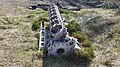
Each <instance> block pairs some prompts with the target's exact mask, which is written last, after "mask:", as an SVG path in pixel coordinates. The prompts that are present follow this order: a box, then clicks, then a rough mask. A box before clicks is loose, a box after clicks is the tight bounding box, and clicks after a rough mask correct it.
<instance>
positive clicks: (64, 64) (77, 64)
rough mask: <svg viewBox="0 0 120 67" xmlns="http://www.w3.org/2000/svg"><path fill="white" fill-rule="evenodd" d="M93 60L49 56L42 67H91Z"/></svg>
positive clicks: (45, 58) (44, 59)
mask: <svg viewBox="0 0 120 67" xmlns="http://www.w3.org/2000/svg"><path fill="white" fill-rule="evenodd" d="M90 62H91V60H88V59H86V60H78V59H76V60H75V59H71V58H70V57H69V56H57V57H54V56H47V57H44V58H43V66H42V67H89V66H90Z"/></svg>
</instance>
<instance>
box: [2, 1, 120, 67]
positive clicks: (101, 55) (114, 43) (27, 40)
mask: <svg viewBox="0 0 120 67" xmlns="http://www.w3.org/2000/svg"><path fill="white" fill-rule="evenodd" d="M1 2H2V4H1V5H2V6H4V5H6V6H4V7H0V9H1V10H0V15H1V16H0V33H1V34H0V46H1V47H0V53H1V54H0V59H1V60H0V67H13V66H22V67H30V66H33V67H38V66H39V67H42V65H47V64H50V66H47V67H52V66H56V65H57V66H60V65H66V66H67V65H68V64H69V67H70V66H72V65H73V66H72V67H79V64H78V65H76V64H75V65H74V64H73V62H68V63H64V62H63V60H56V59H55V60H53V59H51V58H49V59H39V57H38V55H37V56H36V54H39V53H38V52H37V50H36V44H37V39H36V38H35V36H34V35H35V34H36V33H35V32H34V31H32V29H31V25H32V23H31V19H28V16H29V14H28V13H29V11H28V10H27V9H26V8H24V7H22V6H20V7H19V10H18V7H17V8H13V7H15V5H12V6H9V5H11V3H10V2H7V1H6V2H7V3H6V2H5V1H0V3H1ZM23 2H24V0H23ZM89 11H90V12H89ZM96 11H97V12H98V13H97V14H98V16H99V15H100V16H102V17H103V19H104V18H107V19H112V21H113V22H115V23H116V22H118V23H116V24H115V25H112V26H110V27H109V29H114V30H112V32H109V33H105V34H107V35H108V34H110V35H112V36H113V37H112V38H111V37H108V36H107V37H106V35H105V34H99V35H95V34H94V33H91V32H90V33H91V35H92V38H91V39H92V40H93V41H94V42H93V44H94V45H95V46H94V47H95V55H96V58H94V60H93V62H92V63H91V67H94V66H97V65H98V66H103V67H105V66H110V65H111V66H114V67H117V66H120V65H119V63H120V62H119V61H120V59H119V52H120V50H119V48H120V46H119V43H120V40H119V39H120V38H119V37H120V36H119V30H120V29H119V28H120V26H119V25H120V24H119V18H120V16H119V15H116V14H115V12H114V11H113V10H102V9H91V10H87V11H86V10H85V9H83V10H82V11H81V12H80V14H78V15H70V16H69V14H67V15H63V16H64V17H66V18H68V19H70V21H71V20H76V22H82V20H81V17H83V18H84V19H83V20H84V21H85V22H88V21H87V20H89V14H90V15H91V14H94V13H96ZM95 15H96V14H95ZM68 16H69V17H68ZM93 16H94V15H93ZM77 17H78V18H77ZM76 18H77V19H76ZM98 19H99V18H98ZM98 19H97V22H98V21H99V23H101V22H103V21H105V20H103V19H99V20H98ZM90 21H94V19H93V20H90ZM88 23H92V22H88ZM88 26H89V25H88ZM108 26H109V25H108ZM88 28H89V27H88ZM102 28H103V27H102ZM102 28H101V29H102ZM84 30H85V31H86V34H87V33H89V30H88V29H87V26H86V28H85V29H84ZM93 31H94V30H93ZM94 36H95V37H94ZM63 59H64V58H63ZM51 61H52V62H56V61H58V62H62V63H61V64H59V63H57V62H56V64H54V65H52V62H51ZM87 64H88V65H90V63H87ZM87 64H84V63H82V64H80V65H81V67H86V65H87Z"/></svg>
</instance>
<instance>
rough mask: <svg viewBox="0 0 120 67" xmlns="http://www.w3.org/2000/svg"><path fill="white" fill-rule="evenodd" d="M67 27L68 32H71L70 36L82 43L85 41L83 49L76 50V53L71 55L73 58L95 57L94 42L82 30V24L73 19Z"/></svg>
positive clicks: (86, 58)
mask: <svg viewBox="0 0 120 67" xmlns="http://www.w3.org/2000/svg"><path fill="white" fill-rule="evenodd" d="M66 27H67V30H68V32H69V33H70V36H73V37H75V38H77V39H78V41H79V42H80V43H83V45H82V51H81V50H80V51H76V52H75V53H74V54H72V55H71V56H72V58H74V59H75V60H76V59H77V60H78V59H79V60H88V59H89V60H90V59H91V58H93V57H94V53H93V46H92V43H91V42H90V40H89V39H88V38H87V36H86V35H85V34H84V33H83V32H82V31H81V27H80V25H79V24H78V23H75V22H73V21H72V22H70V23H69V24H68V25H67V26H66Z"/></svg>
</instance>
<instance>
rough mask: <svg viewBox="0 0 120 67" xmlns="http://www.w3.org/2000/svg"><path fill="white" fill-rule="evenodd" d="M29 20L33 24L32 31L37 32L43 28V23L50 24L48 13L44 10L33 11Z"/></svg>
mask: <svg viewBox="0 0 120 67" xmlns="http://www.w3.org/2000/svg"><path fill="white" fill-rule="evenodd" d="M27 18H28V19H29V20H30V21H31V20H32V21H33V22H32V23H33V24H32V30H34V31H37V30H38V29H40V28H41V26H40V25H41V23H42V22H48V21H49V20H48V13H47V12H46V11H44V10H42V9H36V10H31V11H30V13H29V15H28V16H27Z"/></svg>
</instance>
